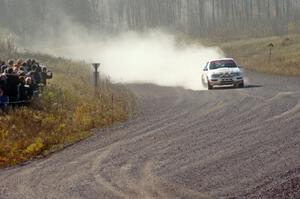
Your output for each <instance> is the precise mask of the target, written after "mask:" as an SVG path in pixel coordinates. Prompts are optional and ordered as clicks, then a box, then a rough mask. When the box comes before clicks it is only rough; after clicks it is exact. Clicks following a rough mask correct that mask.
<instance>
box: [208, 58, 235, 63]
mask: <svg viewBox="0 0 300 199" xmlns="http://www.w3.org/2000/svg"><path fill="white" fill-rule="evenodd" d="M223 60H232V61H234V59H233V58H220V59H211V60H209V62H213V61H223Z"/></svg>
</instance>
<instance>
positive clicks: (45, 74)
mask: <svg viewBox="0 0 300 199" xmlns="http://www.w3.org/2000/svg"><path fill="white" fill-rule="evenodd" d="M41 76H42V80H41V83H42V84H43V85H44V86H46V85H47V79H52V77H53V73H52V72H49V71H48V69H47V67H46V66H44V67H42V73H41Z"/></svg>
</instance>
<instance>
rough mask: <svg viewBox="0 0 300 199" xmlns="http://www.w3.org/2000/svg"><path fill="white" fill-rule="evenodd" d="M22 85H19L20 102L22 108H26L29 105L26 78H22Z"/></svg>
mask: <svg viewBox="0 0 300 199" xmlns="http://www.w3.org/2000/svg"><path fill="white" fill-rule="evenodd" d="M19 79H20V83H19V85H18V94H19V95H18V100H19V102H20V104H19V105H20V106H24V105H26V104H27V99H28V97H27V89H26V88H25V84H26V82H25V77H24V76H20V78H19Z"/></svg>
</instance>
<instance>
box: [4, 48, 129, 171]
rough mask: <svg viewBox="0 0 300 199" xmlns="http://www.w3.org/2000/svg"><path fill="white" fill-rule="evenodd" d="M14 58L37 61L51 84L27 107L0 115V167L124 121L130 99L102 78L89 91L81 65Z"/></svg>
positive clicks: (40, 57)
mask: <svg viewBox="0 0 300 199" xmlns="http://www.w3.org/2000/svg"><path fill="white" fill-rule="evenodd" d="M0 57H1V56H0ZM14 57H15V58H16V57H30V58H35V59H37V60H39V61H41V63H43V64H45V65H48V67H49V69H50V70H52V71H53V72H54V79H53V80H51V81H50V82H49V83H50V84H49V85H48V86H47V88H45V89H44V91H43V94H42V97H41V98H39V99H37V100H35V101H34V102H33V103H32V105H31V107H28V108H17V109H15V110H13V111H12V112H11V113H9V114H8V115H4V116H0V167H7V166H12V165H15V164H19V163H22V162H24V161H27V160H30V159H32V158H34V157H36V156H39V155H46V154H48V153H49V152H52V151H55V150H57V149H61V148H63V147H64V146H66V145H68V144H71V143H74V142H77V141H79V140H82V139H84V138H87V137H88V136H90V135H91V129H93V128H102V127H108V126H110V125H112V124H113V123H116V122H122V121H125V120H127V119H128V117H129V116H130V114H131V113H132V110H133V108H132V107H133V105H134V99H133V96H132V94H131V93H130V92H128V91H127V90H126V89H125V88H124V87H123V86H121V85H117V84H112V83H111V82H110V81H109V80H108V79H106V80H105V81H102V82H101V88H100V89H99V90H98V91H97V92H95V90H94V89H93V87H92V84H91V81H90V79H91V78H90V75H89V74H90V71H89V66H88V65H87V64H85V63H80V62H72V61H70V60H66V59H62V58H53V57H51V56H48V55H40V54H31V53H23V54H16V53H15V54H14Z"/></svg>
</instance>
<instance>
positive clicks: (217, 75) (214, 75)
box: [211, 74, 220, 78]
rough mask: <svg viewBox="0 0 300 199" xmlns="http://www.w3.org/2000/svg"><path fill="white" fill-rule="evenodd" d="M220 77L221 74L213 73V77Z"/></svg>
mask: <svg viewBox="0 0 300 199" xmlns="http://www.w3.org/2000/svg"><path fill="white" fill-rule="evenodd" d="M219 77H220V75H219V74H212V75H211V78H219Z"/></svg>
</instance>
